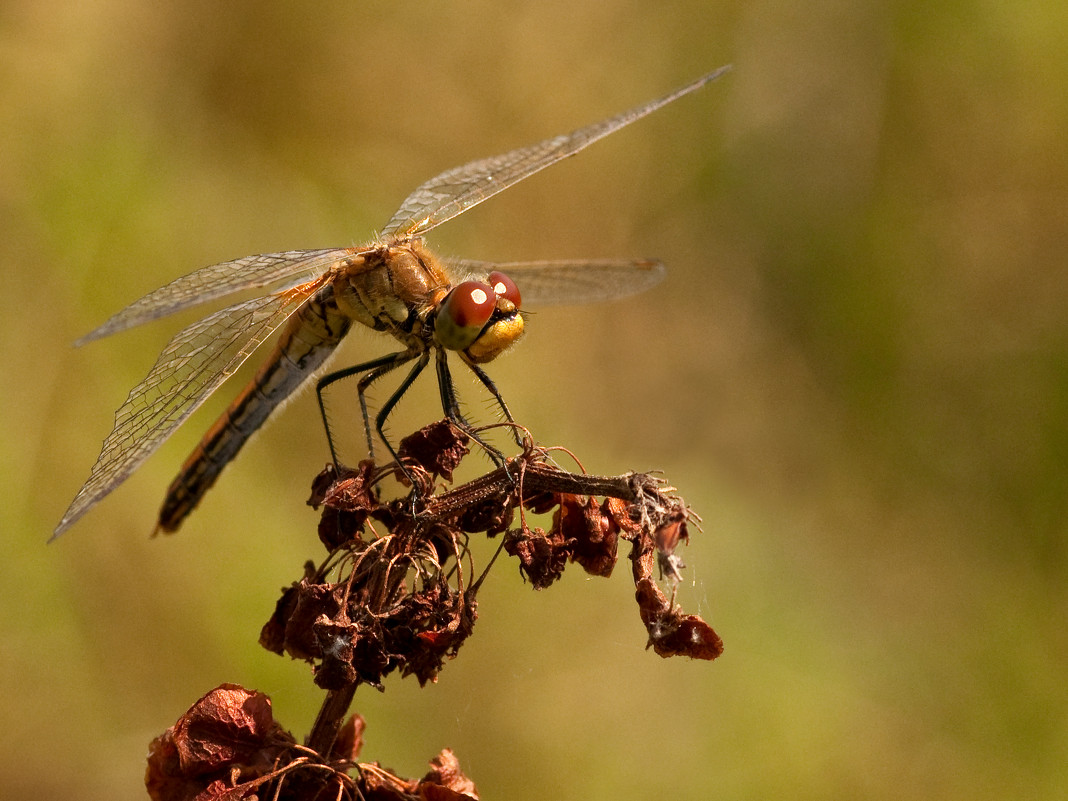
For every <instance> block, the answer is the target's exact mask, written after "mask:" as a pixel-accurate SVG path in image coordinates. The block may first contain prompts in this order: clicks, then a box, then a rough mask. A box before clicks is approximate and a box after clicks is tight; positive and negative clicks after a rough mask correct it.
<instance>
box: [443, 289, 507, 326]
mask: <svg viewBox="0 0 1068 801" xmlns="http://www.w3.org/2000/svg"><path fill="white" fill-rule="evenodd" d="M496 305H497V296H496V295H495V294H493V289H491V288H490V286H489V285H488V284H483V283H482V282H481V281H464V282H463V283H462V284H458V285H457V286H455V287H454V288H453V290H452V292H450V293H449V295H448V297H447V298H445V302H444V303H443V304H442V312H443V313H444V314H446V315H447V316H448V318H449V320H450V321H451V322H452V324H453V325H455V326H456V327H457V328H474V329H476V331H477V330H481V328H482V326H484V325H485V324H486V323H487V322H489V318H490V315H492V314H493V309H494V308H495V307H496Z"/></svg>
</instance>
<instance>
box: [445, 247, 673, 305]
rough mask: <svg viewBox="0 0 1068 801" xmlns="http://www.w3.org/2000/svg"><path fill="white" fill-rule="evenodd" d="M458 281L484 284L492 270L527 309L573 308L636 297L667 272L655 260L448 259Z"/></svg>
mask: <svg viewBox="0 0 1068 801" xmlns="http://www.w3.org/2000/svg"><path fill="white" fill-rule="evenodd" d="M445 264H446V266H447V267H448V268H449V270H450V271H452V273H453V274H454V275H456V276H457V277H458V279H459V280H461V281H465V280H470V279H477V280H482V279H484V278H485V277H486V276H487V275H488V274H489V272H490V271H491V270H500V271H501V272H502V273H504V274H505V275H507V276H510V277H511V279H512V280H513V281H515V284H516V286H517V287H519V294H520V295H522V296H523V308H524V309H525V308H527V307H528V306H571V305H579V304H584V303H600V302H601V301H605V300H615V299H616V298H625V297H627V296H628V295H636V294H637V293H639V292H644V291H645V290H647V289H651V288H652V287H654V286H656V285H657V284H659V283H660V282H661V281H663V280H664V276H665V275H666V274H667V271H666V270H665V269H664V265H663V264H661V263H660V262H658V261H655V260H652V259H591V260H589V261H521V262H511V263H507V264H497V263H494V262H489V261H471V260H469V259H445Z"/></svg>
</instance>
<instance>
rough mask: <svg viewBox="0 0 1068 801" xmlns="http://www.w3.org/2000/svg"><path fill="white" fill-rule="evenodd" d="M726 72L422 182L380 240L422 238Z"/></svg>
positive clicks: (385, 229)
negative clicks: (459, 215) (619, 112)
mask: <svg viewBox="0 0 1068 801" xmlns="http://www.w3.org/2000/svg"><path fill="white" fill-rule="evenodd" d="M729 69H730V67H720V68H719V69H718V70H715V71H714V72H710V73H708V74H707V75H704V76H702V77H700V78H698V79H697V80H696V81H693V82H692V83H689V84H687V85H686V86H683V87H682V88H681V89H676V90H675V91H674V92H672V93H671V94H668V95H665V96H664V97H661V98H659V99H657V100H652V101H650V102H648V103H645V104H643V105H641V106H637V107H635V108H632V109H630V110H629V111H624V112H623V113H622V114H617V115H616V116H615V117H610V118H609V119H607V120H602V121H601V122H598V123H594V124H593V125H588V126H586V127H585V128H579V129H578V130H575V131H572V132H571V133H569V134H561V135H560V136H555V137H553V138H551V139H546V140H544V141H542V142H538V143H537V144H535V145H530V146H529V147H522V148H518V149H517V150H512V151H510V152H508V153H505V154H503V155H500V156H491V157H490V158H485V159H479V160H478V161H472V162H470V163H469V164H464V165H463V166H460V167H454V168H453V169H451V170H447V171H446V172H443V173H441V175H438V176H436V177H434V178H431V179H430V180H429V181H427V182H426V183H424V184H423V185H422V186H420V187H419V188H418V189H416V190H415V191H414V192H412V194H411V195H409V196H408V198H407V200H405V201H404V203H402V204H401V207H400V208H399V209H398V210H397V213H396V214H394V215H393V217H392V219H390V221H389V222H388V223H386V227H385V228H384V229H383V230H382V236H383V237H386V236H394V237H398V238H407V237H413V236H421V235H423V234H425V233H426V232H427V231H429V230H430V229H432V228H435V227H437V226H439V225H441V224H442V223H443V222H445V221H446V220H451V219H452V218H453V217H455V216H456V215H458V214H463V213H464V212H465V211H467V210H468V209H469V208H471V207H472V206H477V205H478V204H479V203H481V202H482V201H483V200H486V199H487V198H490V197H493V195H495V194H497V193H498V192H501V191H503V190H504V189H507V188H508V187H509V186H511V185H512V184H515V183H517V182H519V181H522V180H523V179H524V178H527V177H528V176H531V175H533V174H534V173H536V172H538V171H539V170H543V169H545V168H546V167H548V166H550V165H551V164H555V163H556V162H558V161H560V160H561V159H565V158H567V157H568V156H573V155H574V154H575V153H578V152H579V151H580V150H582V149H583V148H585V147H588V146H589V145H591V144H593V143H594V142H596V141H597V140H598V139H602V138H604V137H606V136H608V134H610V133H612V132H614V131H618V130H619V129H620V128H622V127H624V126H625V125H629V124H630V123H632V122H634V121H635V120H640V119H641V118H642V117H644V116H646V115H648V114H652V113H653V112H654V111H656V110H657V109H659V108H662V107H663V106H666V105H667V104H668V103H671V102H673V101H675V100H678V99H679V98H680V97H683V96H684V95H688V94H690V93H691V92H695V91H697V90H698V89H700V88H701V87H702V86H704V85H705V84H707V83H709V82H710V81H714V80H715V79H716V78H718V77H719V76H720V75H722V74H723V73H724V72H726V71H727V70H729Z"/></svg>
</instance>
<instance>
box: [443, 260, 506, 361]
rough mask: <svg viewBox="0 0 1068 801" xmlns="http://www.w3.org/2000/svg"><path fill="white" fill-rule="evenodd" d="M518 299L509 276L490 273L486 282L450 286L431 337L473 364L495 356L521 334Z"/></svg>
mask: <svg viewBox="0 0 1068 801" xmlns="http://www.w3.org/2000/svg"><path fill="white" fill-rule="evenodd" d="M520 303H521V298H520V296H519V289H518V288H517V287H516V285H515V283H513V281H512V279H511V278H509V277H508V276H506V275H504V274H503V273H499V272H496V271H494V272H492V273H490V274H489V278H488V279H487V282H482V281H464V282H463V283H461V284H457V285H456V286H455V287H453V289H452V291H451V292H449V294H448V295H446V297H445V300H444V301H442V303H441V306H440V308H439V309H438V313H437V318H436V320H435V322H434V338H435V340H437V343H438V344H439V345H441V346H442V347H443V348H447V349H449V350H457V351H460V353H461V355H463V357H464V358H465V359H467V360H468V361H471V362H473V363H475V364H483V363H485V362H488V361H492V360H493V359H495V358H497V356H499V355H500V354H501V353H503V352H504V351H506V350H507V349H508V348H510V347H511V346H512V345H513V344H514V343H515V342H516V341H518V339H519V338H520V337H521V336H522V335H523V315H522V314H520V312H519V304H520Z"/></svg>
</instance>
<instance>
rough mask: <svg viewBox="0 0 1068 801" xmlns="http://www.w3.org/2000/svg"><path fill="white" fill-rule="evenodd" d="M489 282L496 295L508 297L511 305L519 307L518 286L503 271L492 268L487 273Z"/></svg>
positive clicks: (520, 299)
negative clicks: (491, 270)
mask: <svg viewBox="0 0 1068 801" xmlns="http://www.w3.org/2000/svg"><path fill="white" fill-rule="evenodd" d="M489 283H490V286H491V287H493V291H494V293H495V294H496V295H497V297H499V298H508V300H510V301H512V305H514V306H515V307H516V308H517V309H518V308H519V306H520V303H521V301H522V297H521V296H520V295H519V287H517V286H516V285H515V281H513V280H512V279H511V278H509V277H508V276H507V275H505V274H504V273H501V272H497V271H496V270H494V271H493V272H492V273H490V274H489Z"/></svg>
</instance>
